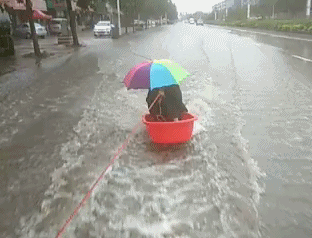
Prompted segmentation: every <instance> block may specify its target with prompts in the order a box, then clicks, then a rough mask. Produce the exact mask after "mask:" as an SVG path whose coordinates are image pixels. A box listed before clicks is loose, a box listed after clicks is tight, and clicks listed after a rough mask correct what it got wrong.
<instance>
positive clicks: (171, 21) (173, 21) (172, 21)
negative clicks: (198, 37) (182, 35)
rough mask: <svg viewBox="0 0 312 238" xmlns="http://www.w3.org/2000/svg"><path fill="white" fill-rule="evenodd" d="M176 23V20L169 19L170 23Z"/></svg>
mask: <svg viewBox="0 0 312 238" xmlns="http://www.w3.org/2000/svg"><path fill="white" fill-rule="evenodd" d="M174 23H176V21H175V20H168V24H170V25H172V24H174Z"/></svg>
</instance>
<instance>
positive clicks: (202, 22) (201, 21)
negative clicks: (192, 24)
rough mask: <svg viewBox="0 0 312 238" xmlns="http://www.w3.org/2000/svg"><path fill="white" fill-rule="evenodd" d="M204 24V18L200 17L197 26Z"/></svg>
mask: <svg viewBox="0 0 312 238" xmlns="http://www.w3.org/2000/svg"><path fill="white" fill-rule="evenodd" d="M203 25H204V21H203V20H202V19H198V20H197V22H196V26H203Z"/></svg>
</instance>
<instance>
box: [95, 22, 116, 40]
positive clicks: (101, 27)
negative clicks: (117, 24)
mask: <svg viewBox="0 0 312 238" xmlns="http://www.w3.org/2000/svg"><path fill="white" fill-rule="evenodd" d="M112 27H113V25H112V24H111V23H110V21H99V22H98V23H97V24H96V25H95V26H94V29H93V33H94V36H95V37H97V36H101V35H106V36H109V35H111V33H112Z"/></svg>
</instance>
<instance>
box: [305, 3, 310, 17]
mask: <svg viewBox="0 0 312 238" xmlns="http://www.w3.org/2000/svg"><path fill="white" fill-rule="evenodd" d="M306 15H307V18H308V19H310V15H311V0H307V14H306Z"/></svg>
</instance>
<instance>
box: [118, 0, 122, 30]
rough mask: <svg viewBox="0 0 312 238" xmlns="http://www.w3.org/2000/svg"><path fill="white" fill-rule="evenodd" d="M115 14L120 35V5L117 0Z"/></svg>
mask: <svg viewBox="0 0 312 238" xmlns="http://www.w3.org/2000/svg"><path fill="white" fill-rule="evenodd" d="M117 14H118V31H119V32H118V33H119V35H121V25H120V5H119V0H117Z"/></svg>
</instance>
